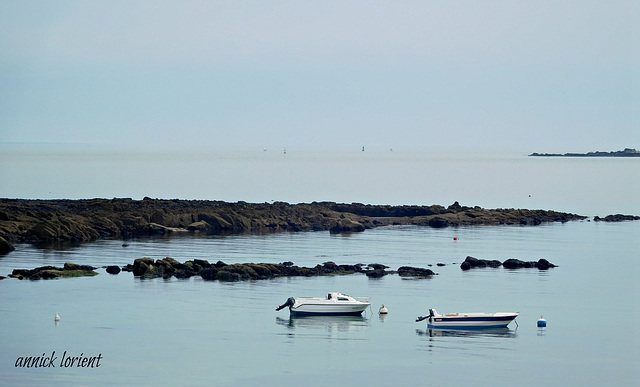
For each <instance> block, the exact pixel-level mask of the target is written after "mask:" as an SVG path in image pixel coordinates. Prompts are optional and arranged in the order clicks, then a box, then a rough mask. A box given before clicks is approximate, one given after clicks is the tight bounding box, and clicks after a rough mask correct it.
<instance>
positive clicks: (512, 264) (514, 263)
mask: <svg viewBox="0 0 640 387" xmlns="http://www.w3.org/2000/svg"><path fill="white" fill-rule="evenodd" d="M502 266H504V267H505V268H506V269H522V268H524V269H528V268H534V267H537V268H538V269H540V270H548V269H549V268H552V267H556V265H554V264H553V263H550V262H549V261H547V260H546V259H540V260H538V261H537V262H535V261H522V260H520V259H515V258H510V259H507V260H506V261H504V263H503V264H502Z"/></svg>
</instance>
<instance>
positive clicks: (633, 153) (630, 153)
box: [529, 148, 640, 157]
mask: <svg viewBox="0 0 640 387" xmlns="http://www.w3.org/2000/svg"><path fill="white" fill-rule="evenodd" d="M529 156H538V157H640V151H637V150H635V149H632V148H625V149H624V150H621V151H614V152H600V151H595V152H588V153H564V154H562V153H532V154H530V155H529Z"/></svg>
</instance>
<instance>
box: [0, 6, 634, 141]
mask: <svg viewBox="0 0 640 387" xmlns="http://www.w3.org/2000/svg"><path fill="white" fill-rule="evenodd" d="M638 20H640V2H638V1H636V0H629V1H607V2H604V1H589V0H581V1H564V0H553V1H527V2H522V1H492V0H487V1H135V0H133V1H131V0H130V1H118V0H109V1H99V0H97V1H29V0H26V1H9V0H0V143H5V144H6V143H65V144H82V145H87V144H89V145H92V146H108V147H115V148H129V147H134V148H153V149H178V148H180V149H183V148H185V149H189V148H211V149H213V148H224V149H230V148H259V149H262V148H274V147H275V148H283V147H285V148H296V147H298V148H360V147H362V146H367V147H368V148H369V149H371V148H373V149H376V148H379V149H387V148H393V149H402V148H420V149H427V150H432V149H436V150H478V151H483V150H491V151H494V150H515V151H523V152H587V151H593V150H601V151H612V150H620V149H623V148H625V147H631V148H637V149H640V74H639V72H640V70H639V69H640V23H639V22H638Z"/></svg>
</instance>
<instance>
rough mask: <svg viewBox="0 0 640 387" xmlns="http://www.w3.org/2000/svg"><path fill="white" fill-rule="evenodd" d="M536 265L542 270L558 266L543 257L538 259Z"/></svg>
mask: <svg viewBox="0 0 640 387" xmlns="http://www.w3.org/2000/svg"><path fill="white" fill-rule="evenodd" d="M536 267H537V268H538V269H540V270H548V269H549V268H552V267H556V265H554V264H553V263H551V262H549V261H547V260H546V259H544V258H543V259H540V260H538V262H537V263H536Z"/></svg>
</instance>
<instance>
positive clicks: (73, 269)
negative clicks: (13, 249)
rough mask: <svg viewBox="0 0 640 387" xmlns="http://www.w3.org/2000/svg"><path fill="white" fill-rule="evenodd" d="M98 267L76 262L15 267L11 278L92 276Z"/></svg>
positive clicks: (35, 278) (36, 278) (33, 278)
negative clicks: (58, 265) (27, 267)
mask: <svg viewBox="0 0 640 387" xmlns="http://www.w3.org/2000/svg"><path fill="white" fill-rule="evenodd" d="M95 269H96V268H95V267H93V266H88V265H78V264H76V263H70V262H67V263H65V264H64V267H56V266H42V267H37V268H35V269H31V270H28V269H14V270H13V272H12V273H11V274H10V275H9V277H11V278H17V279H31V280H39V279H52V278H66V277H91V276H94V275H98V273H96V272H95V271H94V270H95Z"/></svg>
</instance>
